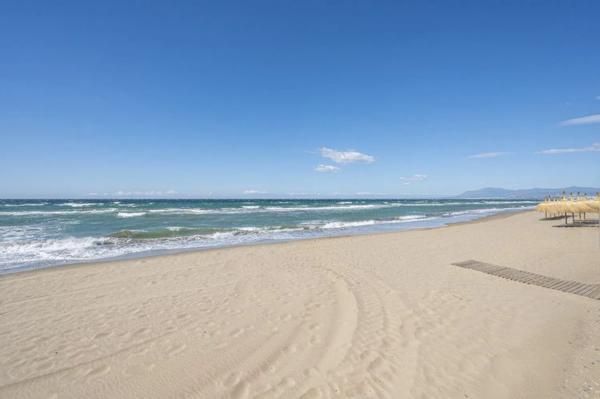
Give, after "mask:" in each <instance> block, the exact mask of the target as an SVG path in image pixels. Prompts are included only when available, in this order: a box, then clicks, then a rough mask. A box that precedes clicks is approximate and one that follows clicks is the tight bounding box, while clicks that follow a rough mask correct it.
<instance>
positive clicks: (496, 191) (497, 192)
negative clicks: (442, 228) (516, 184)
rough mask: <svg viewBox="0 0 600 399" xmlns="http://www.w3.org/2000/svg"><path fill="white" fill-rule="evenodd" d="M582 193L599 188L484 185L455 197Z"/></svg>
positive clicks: (540, 195)
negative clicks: (508, 187) (515, 187)
mask: <svg viewBox="0 0 600 399" xmlns="http://www.w3.org/2000/svg"><path fill="white" fill-rule="evenodd" d="M563 191H564V192H566V193H567V194H569V193H582V194H586V195H595V194H596V193H597V192H600V188H593V187H578V186H572V187H564V188H529V189H522V190H508V189H506V188H495V187H486V188H482V189H480V190H472V191H465V192H464V193H462V194H460V195H457V196H456V197H457V198H473V199H479V198H501V199H538V198H544V197H547V196H557V195H560V194H562V192H563Z"/></svg>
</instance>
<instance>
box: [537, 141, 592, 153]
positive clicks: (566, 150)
mask: <svg viewBox="0 0 600 399" xmlns="http://www.w3.org/2000/svg"><path fill="white" fill-rule="evenodd" d="M576 152H600V143H592V145H591V146H589V147H580V148H551V149H549V150H542V151H538V152H536V154H543V155H557V154H572V153H576Z"/></svg>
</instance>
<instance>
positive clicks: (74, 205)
mask: <svg viewBox="0 0 600 399" xmlns="http://www.w3.org/2000/svg"><path fill="white" fill-rule="evenodd" d="M96 205H103V204H102V203H100V202H65V203H63V204H58V206H70V207H71V208H85V207H88V206H96Z"/></svg>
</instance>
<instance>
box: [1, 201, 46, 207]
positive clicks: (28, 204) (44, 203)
mask: <svg viewBox="0 0 600 399" xmlns="http://www.w3.org/2000/svg"><path fill="white" fill-rule="evenodd" d="M44 205H48V203H47V202H36V203H26V204H4V206H9V207H18V206H44Z"/></svg>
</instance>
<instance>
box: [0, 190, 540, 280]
mask: <svg viewBox="0 0 600 399" xmlns="http://www.w3.org/2000/svg"><path fill="white" fill-rule="evenodd" d="M535 204H536V201H533V200H531V201H529V200H518V201H507V200H457V199H449V200H254V201H251V200H0V273H3V272H4V273H5V272H10V271H17V270H22V269H30V268H38V267H48V266H53V265H60V264H66V263H76V262H85V261H92V260H98V259H106V258H114V257H121V256H127V255H145V254H155V253H163V252H170V251H177V250H186V249H194V248H211V247H220V246H229V245H239V244H250V243H257V242H269V241H278V240H292V239H302V238H311V237H323V236H333V235H346V234H361V233H371V232H379V231H393V230H404V229H413V228H422V227H436V226H443V225H445V224H448V223H454V222H460V221H466V220H472V219H475V218H478V217H482V216H486V215H490V214H493V213H497V212H503V211H507V210H515V209H526V208H528V207H532V206H534V205H535Z"/></svg>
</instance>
